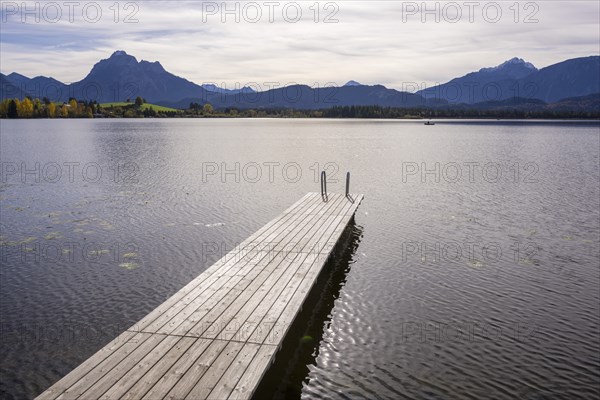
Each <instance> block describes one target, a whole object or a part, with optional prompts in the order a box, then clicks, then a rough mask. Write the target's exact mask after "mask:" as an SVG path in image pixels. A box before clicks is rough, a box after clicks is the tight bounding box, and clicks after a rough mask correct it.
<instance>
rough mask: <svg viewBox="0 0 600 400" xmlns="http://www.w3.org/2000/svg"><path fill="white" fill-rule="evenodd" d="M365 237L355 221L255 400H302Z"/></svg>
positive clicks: (343, 236) (310, 296) (305, 305)
mask: <svg viewBox="0 0 600 400" xmlns="http://www.w3.org/2000/svg"><path fill="white" fill-rule="evenodd" d="M362 236H363V228H362V227H361V226H358V225H356V224H355V222H354V218H353V219H352V221H350V223H349V224H348V226H347V227H346V229H345V230H344V232H343V233H342V236H341V237H340V240H339V241H338V243H337V245H336V247H335V248H334V249H333V252H332V254H331V256H330V258H329V260H328V261H327V262H326V263H325V266H324V267H323V270H322V272H321V274H320V275H319V277H318V278H317V281H316V282H315V284H314V286H313V287H312V289H311V291H310V293H309V295H308V297H307V299H306V301H305V303H304V304H303V305H302V311H301V312H300V314H299V315H298V316H297V317H296V319H295V320H294V322H293V323H292V326H291V328H290V331H289V333H288V335H287V336H286V337H285V339H284V341H283V343H282V346H281V348H280V350H279V352H278V353H277V355H276V358H275V362H274V363H273V365H271V367H270V368H269V370H268V371H267V372H266V374H265V376H264V377H263V379H262V381H261V383H260V385H259V386H258V388H257V390H256V392H255V393H254V396H253V399H255V400H264V399H273V400H275V399H277V400H279V399H299V398H300V395H301V393H302V386H303V384H304V383H305V382H308V373H309V368H308V366H309V365H315V363H316V359H317V356H318V355H319V344H320V343H321V340H322V339H323V332H324V331H325V329H326V328H327V326H328V325H329V324H330V323H331V311H332V309H333V306H334V303H335V301H336V300H337V299H338V298H339V296H340V291H341V289H342V288H343V287H344V285H345V284H346V277H347V275H348V273H349V272H350V269H351V267H352V264H354V260H355V254H356V250H357V248H358V245H359V243H360V241H361V238H362Z"/></svg>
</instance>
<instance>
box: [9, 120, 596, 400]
mask: <svg viewBox="0 0 600 400" xmlns="http://www.w3.org/2000/svg"><path fill="white" fill-rule="evenodd" d="M0 128H1V136H0V148H1V150H0V156H1V161H2V162H1V164H2V181H1V182H0V206H1V218H0V227H1V235H2V236H1V238H0V240H1V241H2V243H1V244H2V246H1V249H2V254H1V281H0V284H1V287H0V288H1V296H0V302H1V314H0V323H1V325H0V327H1V330H2V331H1V334H2V340H1V343H0V374H1V375H0V397H2V398H7V399H12V398H14V399H17V398H31V397H34V396H35V395H37V394H39V393H41V392H42V391H43V390H45V389H46V388H48V387H49V386H50V385H51V384H52V383H54V382H55V381H57V380H58V379H59V378H61V377H62V376H63V375H65V374H66V373H68V372H69V371H70V370H72V369H73V368H74V367H76V366H77V365H79V364H80V363H81V362H82V361H84V360H85V359H86V358H88V357H89V356H91V355H92V354H93V353H95V352H96V351H97V350H98V349H99V348H101V347H102V346H103V345H104V344H106V343H107V342H109V341H110V340H111V339H112V338H114V337H116V336H117V335H118V334H119V333H120V332H121V331H123V330H125V329H127V328H128V327H130V326H131V325H132V324H133V323H135V322H137V321H138V320H139V319H140V318H141V317H143V316H144V315H145V314H147V313H148V312H149V311H151V310H152V309H154V308H155V307H156V306H158V305H159V304H160V303H161V302H162V301H164V300H165V299H167V298H168V297H169V296H170V295H171V294H173V293H175V292H176V291H177V290H178V289H180V288H181V287H182V286H184V285H185V284H186V283H187V282H189V281H190V280H191V279H192V278H194V277H195V276H197V275H198V274H199V273H201V272H202V271H203V270H204V269H206V268H207V267H209V266H210V265H211V264H212V263H214V262H215V261H216V260H217V259H219V258H220V255H219V252H221V251H222V252H226V251H227V250H228V249H231V248H232V247H234V246H235V245H236V244H237V243H239V242H241V241H242V240H244V239H245V238H246V237H248V236H249V235H250V234H252V233H253V232H254V231H256V230H257V229H259V228H260V227H262V226H263V225H264V224H265V223H266V222H268V221H269V220H270V219H272V218H273V217H275V216H276V215H278V214H279V213H281V212H282V211H283V210H284V209H285V208H287V207H288V206H289V205H291V204H292V203H294V202H295V201H296V200H298V199H299V198H300V197H301V196H303V195H304V194H305V193H306V192H309V191H318V190H319V183H318V180H317V177H318V173H319V171H320V170H322V169H326V170H327V172H328V179H329V181H328V189H329V191H331V192H342V191H343V190H344V175H345V172H346V171H351V174H352V179H351V190H352V191H353V192H355V193H364V194H365V200H364V202H363V203H362V204H361V206H360V208H359V209H358V212H357V214H356V217H355V223H354V225H353V226H352V227H351V228H350V231H349V232H348V233H347V235H348V236H349V240H348V242H349V245H348V249H347V250H346V251H345V253H344V254H342V255H340V257H338V259H336V260H334V261H333V263H332V264H333V265H332V266H331V273H330V274H329V275H328V278H327V280H326V282H325V283H324V284H323V285H322V288H321V289H319V290H320V291H321V292H320V293H316V295H317V296H316V297H319V301H318V306H316V307H315V308H314V312H312V314H310V315H306V316H304V317H303V319H302V321H300V324H299V326H300V327H299V328H297V330H298V329H299V330H302V332H299V334H300V335H304V336H311V338H308V339H307V338H305V339H303V340H302V342H297V343H295V344H294V343H292V344H291V346H287V349H286V351H287V353H286V354H289V355H290V356H289V358H287V359H286V360H284V361H283V362H282V361H278V362H280V363H282V365H283V368H281V369H280V370H281V371H283V372H280V375H281V376H279V377H277V376H275V377H271V378H269V379H267V381H265V382H266V383H265V385H266V387H263V388H262V390H263V391H264V393H269V396H278V397H282V396H287V397H289V398H300V397H302V398H305V399H313V398H323V399H324V398H339V399H345V398H369V399H379V398H381V399H399V398H428V399H431V398H439V399H442V398H472V399H479V398H496V399H502V398H504V399H514V398H525V399H542V398H553V399H554V398H564V399H573V398H590V399H592V398H597V396H598V394H599V390H600V388H599V386H598V381H599V379H600V339H599V326H600V254H599V246H600V211H599V210H600V204H599V203H600V188H599V185H600V183H599V180H600V174H599V164H600V158H599V152H600V150H599V149H600V125H599V124H598V123H597V122H596V123H594V122H592V123H567V122H549V121H548V122H502V121H487V122H483V121H460V122H453V121H438V122H437V124H436V125H435V126H424V125H423V122H419V121H363V120H259V119H255V120H237V119H225V120H216V119H211V120H173V119H172V120H68V121H66V120H48V121H46V120H31V121H26V120H19V121H7V120H2V121H0ZM336 180H337V182H336ZM215 249H218V251H215ZM313 297H314V296H313Z"/></svg>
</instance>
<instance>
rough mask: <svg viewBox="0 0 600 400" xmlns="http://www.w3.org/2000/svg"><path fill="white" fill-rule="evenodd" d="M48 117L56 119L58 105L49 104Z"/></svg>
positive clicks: (47, 107)
mask: <svg viewBox="0 0 600 400" xmlns="http://www.w3.org/2000/svg"><path fill="white" fill-rule="evenodd" d="M46 116H47V117H48V118H54V117H56V104H54V103H49V104H48V105H47V106H46Z"/></svg>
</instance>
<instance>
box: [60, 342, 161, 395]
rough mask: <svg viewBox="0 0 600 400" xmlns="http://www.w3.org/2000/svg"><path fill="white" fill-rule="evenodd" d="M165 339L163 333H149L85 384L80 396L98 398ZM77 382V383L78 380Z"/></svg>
mask: <svg viewBox="0 0 600 400" xmlns="http://www.w3.org/2000/svg"><path fill="white" fill-rule="evenodd" d="M142 334H144V333H142ZM165 339H167V336H164V335H150V337H149V338H148V339H147V340H146V341H145V342H144V343H142V344H141V345H140V346H138V347H137V348H136V349H135V350H134V351H132V352H131V353H129V354H127V355H126V357H125V358H123V359H122V360H120V362H119V363H117V364H116V365H115V366H114V367H113V368H112V369H110V370H109V371H108V372H107V373H106V374H104V375H103V376H102V377H101V378H100V379H98V380H97V381H96V383H94V384H93V385H91V386H88V384H86V385H85V386H86V387H87V390H86V391H85V392H83V393H82V394H81V396H82V397H84V398H86V399H98V398H100V396H102V395H103V394H104V393H105V392H106V391H107V390H108V389H110V388H111V386H113V385H114V384H115V382H117V381H118V380H119V379H120V378H121V377H122V376H123V375H125V374H126V373H127V372H129V370H131V369H132V368H133V367H134V366H136V365H137V364H138V363H139V362H140V361H142V360H143V359H144V357H146V355H147V354H148V353H150V352H151V351H152V350H154V349H155V348H156V346H158V344H159V343H160V342H162V341H163V340H165ZM117 354H118V353H117ZM80 382H81V381H80ZM77 383H78V384H79V382H77ZM68 393H69V391H68V390H67V391H66V392H65V394H68Z"/></svg>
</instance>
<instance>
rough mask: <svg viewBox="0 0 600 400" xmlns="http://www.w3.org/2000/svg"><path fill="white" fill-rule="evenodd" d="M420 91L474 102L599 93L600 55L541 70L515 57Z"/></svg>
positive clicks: (428, 95) (554, 98)
mask: <svg viewBox="0 0 600 400" xmlns="http://www.w3.org/2000/svg"><path fill="white" fill-rule="evenodd" d="M417 93H418V94H420V95H422V96H423V97H426V98H436V99H444V100H446V101H448V102H449V103H452V104H459V103H465V104H475V103H479V102H487V101H500V100H506V99H510V98H515V97H521V98H529V99H537V100H542V101H544V102H546V103H553V102H556V101H559V100H561V99H564V98H570V97H577V96H586V95H589V94H594V93H600V57H599V56H592V57H582V58H574V59H571V60H567V61H563V62H560V63H558V64H554V65H550V66H548V67H546V68H542V69H540V70H538V69H537V68H536V67H534V66H533V65H532V64H531V63H528V62H526V61H524V60H522V59H520V58H513V59H511V60H508V61H506V62H504V63H502V64H500V65H498V66H497V67H493V68H482V69H480V70H479V71H478V72H471V73H469V74H467V75H465V76H463V77H460V78H455V79H452V80H451V81H449V82H447V83H444V84H442V85H438V86H434V87H432V88H428V89H425V90H421V91H419V92H417Z"/></svg>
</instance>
